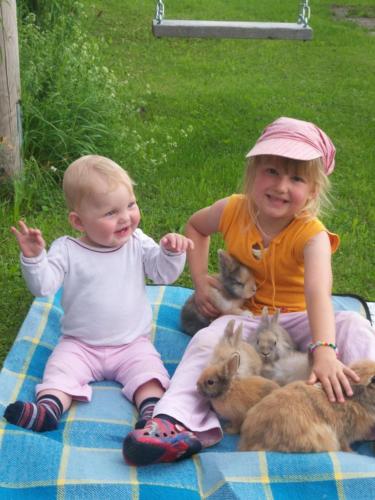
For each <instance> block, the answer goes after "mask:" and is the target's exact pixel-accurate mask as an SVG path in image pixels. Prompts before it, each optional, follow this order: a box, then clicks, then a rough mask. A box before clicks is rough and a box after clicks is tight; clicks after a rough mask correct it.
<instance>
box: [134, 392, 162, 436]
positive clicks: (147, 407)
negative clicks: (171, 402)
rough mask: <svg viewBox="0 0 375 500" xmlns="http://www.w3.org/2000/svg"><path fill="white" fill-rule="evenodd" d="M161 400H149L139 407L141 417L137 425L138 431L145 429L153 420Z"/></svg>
mask: <svg viewBox="0 0 375 500" xmlns="http://www.w3.org/2000/svg"><path fill="white" fill-rule="evenodd" d="M159 399H160V398H147V399H144V400H143V401H142V403H141V404H140V405H139V410H138V411H139V417H138V420H137V422H136V424H135V428H136V429H143V427H144V426H145V425H146V422H147V421H148V420H150V418H152V414H153V412H154V408H155V405H156V403H157V402H158V401H159Z"/></svg>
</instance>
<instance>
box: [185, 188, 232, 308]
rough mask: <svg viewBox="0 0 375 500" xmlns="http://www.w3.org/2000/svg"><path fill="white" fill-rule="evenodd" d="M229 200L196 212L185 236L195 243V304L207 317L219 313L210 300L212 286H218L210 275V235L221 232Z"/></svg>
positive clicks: (191, 259)
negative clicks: (222, 219) (220, 227)
mask: <svg viewBox="0 0 375 500" xmlns="http://www.w3.org/2000/svg"><path fill="white" fill-rule="evenodd" d="M227 201H228V199H227V198H223V199H221V200H218V201H216V202H215V203H214V204H213V205H211V206H209V207H206V208H202V209H201V210H199V211H198V212H195V213H194V214H193V215H192V216H191V217H190V219H189V220H188V222H187V224H186V228H185V234H186V236H187V237H188V238H190V239H191V240H193V242H194V250H193V251H188V253H187V256H188V262H189V267H190V273H191V277H192V280H193V282H194V286H195V302H196V305H197V307H198V309H199V311H200V312H201V313H202V314H203V315H205V316H211V317H216V316H218V315H219V311H218V310H217V309H216V308H215V306H214V305H213V304H212V302H211V299H210V293H209V289H210V285H212V286H217V282H216V280H215V279H214V278H212V277H210V276H209V275H208V256H209V248H210V235H211V234H213V233H216V232H218V231H219V223H220V218H221V215H222V213H223V210H224V207H225V205H226V204H227Z"/></svg>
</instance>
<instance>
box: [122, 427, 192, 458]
mask: <svg viewBox="0 0 375 500" xmlns="http://www.w3.org/2000/svg"><path fill="white" fill-rule="evenodd" d="M201 449H202V444H201V442H200V441H199V439H198V438H197V437H196V436H195V434H194V433H193V432H191V431H189V430H188V429H186V428H185V427H184V426H183V425H181V424H178V423H173V422H170V421H169V420H167V419H165V418H159V417H155V418H152V419H150V420H149V421H148V422H147V424H146V425H145V427H144V428H143V429H135V430H134V431H132V432H129V434H128V435H127V436H126V438H125V439H124V443H123V447H122V453H123V456H124V459H125V462H126V463H127V464H129V465H150V464H156V463H160V462H175V461H176V460H181V459H182V458H188V457H190V456H191V455H193V454H194V453H198V452H199V451H200V450H201Z"/></svg>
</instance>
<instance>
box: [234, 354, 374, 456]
mask: <svg viewBox="0 0 375 500" xmlns="http://www.w3.org/2000/svg"><path fill="white" fill-rule="evenodd" d="M351 368H352V369H353V370H354V371H355V372H356V373H357V374H358V375H359V377H360V381H359V383H352V389H353V396H351V397H350V398H347V399H346V401H345V403H341V404H340V403H330V402H329V400H328V398H327V395H326V394H325V392H324V390H323V388H322V387H321V385H320V384H315V385H307V384H305V383H304V382H292V383H291V384H288V385H286V386H285V387H281V388H280V389H277V390H276V391H274V392H272V393H271V394H269V395H268V396H266V397H265V398H264V399H262V400H261V401H260V402H259V403H258V404H257V405H255V406H254V407H253V408H251V409H250V410H249V411H248V413H247V415H246V418H245V421H244V423H243V425H242V427H241V438H240V442H239V449H240V450H241V451H250V450H273V451H284V452H323V451H339V450H342V451H351V448H350V443H352V442H353V441H357V440H361V439H365V438H366V437H368V436H369V432H370V430H371V427H372V426H373V425H374V424H375V362H374V361H368V360H363V361H359V362H357V363H354V364H353V365H352V366H351Z"/></svg>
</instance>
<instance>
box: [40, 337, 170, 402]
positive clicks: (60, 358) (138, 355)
mask: <svg viewBox="0 0 375 500" xmlns="http://www.w3.org/2000/svg"><path fill="white" fill-rule="evenodd" d="M101 380H113V381H116V382H119V383H120V384H121V385H122V386H123V389H122V392H123V394H124V395H125V397H127V398H128V399H129V400H130V401H132V402H133V396H134V393H135V391H136V390H137V389H138V388H139V387H140V386H141V385H143V384H145V383H146V382H149V381H150V380H158V381H159V382H160V384H161V385H162V387H163V388H164V389H167V388H168V386H169V375H168V372H167V370H166V369H165V367H164V365H163V363H162V361H161V358H160V354H159V353H158V352H157V350H156V349H155V347H154V346H153V345H152V343H151V341H150V339H149V338H148V337H139V338H137V339H136V340H134V341H133V342H131V343H130V344H125V345H121V346H115V347H110V346H100V347H98V346H90V345H88V344H85V343H84V342H81V341H80V340H77V339H75V338H73V337H62V338H61V340H60V342H59V343H58V345H57V346H56V347H55V349H54V350H53V352H52V354H51V356H50V357H49V359H48V361H47V365H46V368H45V370H44V375H43V381H42V383H41V384H38V385H37V386H36V394H38V393H39V392H40V391H44V390H46V389H57V390H59V391H62V392H65V393H66V394H69V395H70V396H72V398H73V399H78V400H80V401H90V400H91V395H92V388H91V387H90V385H89V383H90V382H94V381H101Z"/></svg>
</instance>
